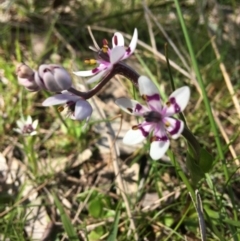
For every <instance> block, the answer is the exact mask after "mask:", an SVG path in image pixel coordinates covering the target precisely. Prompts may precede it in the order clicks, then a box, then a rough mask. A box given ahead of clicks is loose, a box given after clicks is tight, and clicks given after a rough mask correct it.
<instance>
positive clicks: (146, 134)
mask: <svg viewBox="0 0 240 241" xmlns="http://www.w3.org/2000/svg"><path fill="white" fill-rule="evenodd" d="M138 128H139V130H140V131H141V132H142V134H143V136H144V137H147V136H148V135H149V132H147V131H145V130H144V129H143V127H142V126H141V125H140V126H138Z"/></svg>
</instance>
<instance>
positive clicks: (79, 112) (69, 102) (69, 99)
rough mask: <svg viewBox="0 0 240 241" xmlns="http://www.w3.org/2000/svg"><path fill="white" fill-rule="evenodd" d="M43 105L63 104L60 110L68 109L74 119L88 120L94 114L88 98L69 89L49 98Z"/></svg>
mask: <svg viewBox="0 0 240 241" xmlns="http://www.w3.org/2000/svg"><path fill="white" fill-rule="evenodd" d="M42 105H43V106H52V105H62V106H60V107H59V108H58V110H59V111H60V112H61V111H63V110H64V109H66V110H67V114H68V115H69V117H70V118H71V119H73V120H85V119H86V120H88V119H89V118H90V116H91V114H92V106H91V105H90V104H89V103H88V102H87V101H86V100H84V99H82V98H81V97H79V96H77V95H73V94H71V93H69V92H67V91H64V92H63V93H62V94H57V95H54V96H51V97H49V98H47V99H46V100H45V101H44V102H43V103H42Z"/></svg>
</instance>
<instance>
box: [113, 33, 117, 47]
mask: <svg viewBox="0 0 240 241" xmlns="http://www.w3.org/2000/svg"><path fill="white" fill-rule="evenodd" d="M113 41H114V44H115V45H116V46H117V45H118V39H117V36H116V35H115V36H114V37H113Z"/></svg>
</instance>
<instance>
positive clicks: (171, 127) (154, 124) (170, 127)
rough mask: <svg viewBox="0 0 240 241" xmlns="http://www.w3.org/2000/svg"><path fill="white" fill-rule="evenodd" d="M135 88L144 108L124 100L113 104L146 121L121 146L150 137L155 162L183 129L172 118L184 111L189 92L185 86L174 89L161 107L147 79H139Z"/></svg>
mask: <svg viewBox="0 0 240 241" xmlns="http://www.w3.org/2000/svg"><path fill="white" fill-rule="evenodd" d="M138 84H139V91H140V94H141V96H142V98H143V99H144V100H145V101H146V102H147V106H144V105H142V104H140V103H139V102H137V101H135V100H129V99H127V98H119V99H117V100H116V104H117V105H118V106H119V107H120V108H121V109H123V110H124V111H126V112H127V113H129V114H132V115H135V116H140V117H143V118H144V119H145V120H144V121H143V122H142V123H140V124H138V125H136V126H133V127H132V129H131V130H129V131H128V132H127V133H126V135H125V136H124V138H123V142H124V143H125V144H128V145H134V144H138V143H140V142H142V141H143V140H145V139H146V137H148V136H149V134H150V133H152V137H151V139H150V141H151V147H150V156H151V157H152V159H154V160H158V159H160V158H161V157H162V156H163V155H164V154H165V152H166V151H167V150H168V148H169V145H170V141H169V138H168V137H169V136H171V137H172V138H173V139H176V138H178V137H179V136H180V134H181V133H182V131H183V129H184V123H183V121H181V120H178V119H175V118H173V117H171V116H173V115H174V114H177V113H179V112H181V111H183V110H184V109H185V107H186V106H187V103H188V101H189V98H190V89H189V87H188V86H183V87H181V88H179V89H176V90H175V91H174V92H173V93H172V94H171V95H170V96H169V98H168V101H167V103H166V104H165V105H164V104H163V103H162V99H161V96H160V94H159V92H158V89H157V87H156V86H155V84H154V83H153V82H152V81H151V80H150V79H148V78H147V77H145V76H140V77H139V79H138Z"/></svg>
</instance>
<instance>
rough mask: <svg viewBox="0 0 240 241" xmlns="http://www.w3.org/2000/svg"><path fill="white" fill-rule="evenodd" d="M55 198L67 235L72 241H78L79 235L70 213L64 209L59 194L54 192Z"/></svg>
mask: <svg viewBox="0 0 240 241" xmlns="http://www.w3.org/2000/svg"><path fill="white" fill-rule="evenodd" d="M52 195H53V198H54V201H55V204H56V206H57V208H58V210H59V212H60V217H61V220H62V223H63V227H64V230H65V231H66V233H67V235H68V238H69V240H71V241H74V240H76V241H78V240H79V239H78V235H77V233H76V231H75V229H74V227H73V225H72V223H71V220H70V218H69V217H68V215H67V214H66V212H65V211H64V208H63V206H62V204H61V202H60V201H59V200H58V198H57V196H56V195H55V194H54V193H53V194H52Z"/></svg>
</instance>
